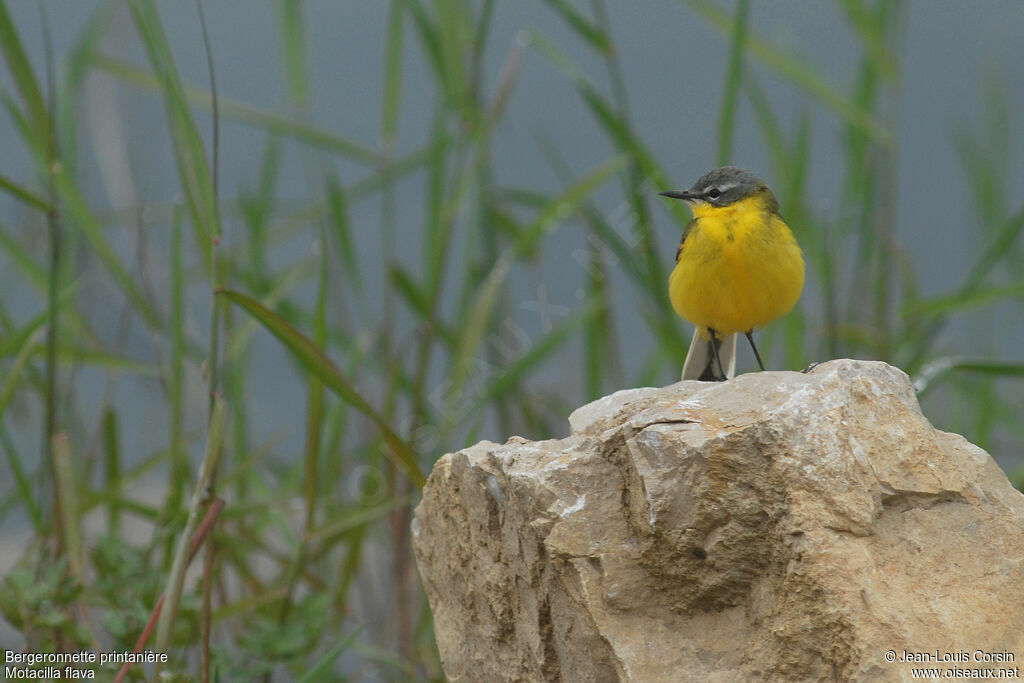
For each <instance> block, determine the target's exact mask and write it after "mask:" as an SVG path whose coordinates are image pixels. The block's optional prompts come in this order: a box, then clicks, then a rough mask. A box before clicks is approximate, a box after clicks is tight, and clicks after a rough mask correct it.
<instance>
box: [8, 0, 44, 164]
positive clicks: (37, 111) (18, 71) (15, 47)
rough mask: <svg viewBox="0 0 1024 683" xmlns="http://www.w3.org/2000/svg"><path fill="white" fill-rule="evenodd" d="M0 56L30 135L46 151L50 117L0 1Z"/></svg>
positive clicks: (16, 30) (34, 77)
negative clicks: (24, 112)
mask: <svg viewBox="0 0 1024 683" xmlns="http://www.w3.org/2000/svg"><path fill="white" fill-rule="evenodd" d="M0 52H2V53H3V56H4V61H5V62H7V69H8V71H10V72H11V77H12V78H13V79H14V84H15V86H16V87H17V89H18V92H19V93H21V97H22V99H23V100H24V101H25V106H26V108H27V110H28V121H30V122H31V125H32V126H33V134H34V136H35V138H36V144H37V145H38V149H39V150H49V149H50V145H49V142H48V141H49V138H50V131H51V130H52V129H51V128H50V115H49V112H48V110H47V108H46V100H45V98H44V97H43V91H42V88H40V87H39V81H38V80H36V76H35V72H33V70H32V64H31V62H29V59H28V54H27V53H26V52H25V47H24V46H23V45H22V43H21V37H20V36H19V35H18V29H17V28H16V27H15V25H14V22H13V20H12V19H11V15H10V14H9V13H8V11H7V3H5V2H3V0H0Z"/></svg>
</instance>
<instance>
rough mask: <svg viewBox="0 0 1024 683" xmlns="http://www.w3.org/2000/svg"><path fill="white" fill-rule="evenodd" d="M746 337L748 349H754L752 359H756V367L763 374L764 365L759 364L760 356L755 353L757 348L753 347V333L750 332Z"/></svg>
mask: <svg viewBox="0 0 1024 683" xmlns="http://www.w3.org/2000/svg"><path fill="white" fill-rule="evenodd" d="M746 335H747V341H748V342H750V348H752V349H754V358H756V359H757V366H758V367H759V368H761V372H764V363H762V362H761V354H759V353H758V352H757V346H756V345H754V331H753V330H750V331H749V332H747V333H746Z"/></svg>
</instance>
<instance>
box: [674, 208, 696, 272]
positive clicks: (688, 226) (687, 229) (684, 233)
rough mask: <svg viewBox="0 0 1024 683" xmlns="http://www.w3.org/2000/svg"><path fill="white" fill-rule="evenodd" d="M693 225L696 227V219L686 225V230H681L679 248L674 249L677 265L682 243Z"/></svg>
mask: <svg viewBox="0 0 1024 683" xmlns="http://www.w3.org/2000/svg"><path fill="white" fill-rule="evenodd" d="M695 225H697V219H696V218H694V219H693V220H691V221H690V222H689V223H687V224H686V229H685V230H683V236H682V237H680V238H679V246H678V247H676V263H679V256H680V255H681V254H682V253H683V243H684V242H685V241H686V237H687V236H688V235H689V234H690V232H691V231H692V230H693V227H694V226H695Z"/></svg>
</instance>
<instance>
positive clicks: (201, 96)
mask: <svg viewBox="0 0 1024 683" xmlns="http://www.w3.org/2000/svg"><path fill="white" fill-rule="evenodd" d="M90 63H91V64H93V65H94V66H95V67H96V68H97V69H99V70H101V71H104V72H105V73H108V74H110V75H112V76H114V77H115V78H118V79H120V80H122V81H124V82H126V83H131V84H133V85H136V86H139V87H143V88H146V89H149V90H160V89H161V85H160V81H159V80H158V79H157V78H156V77H155V76H154V75H153V74H152V73H150V72H148V71H146V70H144V69H139V68H137V67H134V66H132V65H130V64H127V63H125V62H123V61H121V60H117V59H113V58H110V57H106V56H103V55H92V56H91V57H90ZM184 94H185V97H186V98H187V100H188V102H189V104H192V105H195V106H198V107H202V108H203V109H211V108H212V107H213V98H212V97H211V96H210V93H209V92H208V91H207V90H205V89H202V88H196V87H192V86H185V88H184ZM217 102H218V105H219V109H220V115H221V116H222V117H224V118H225V119H231V120H233V121H237V122H238V123H241V124H243V125H246V126H250V127H253V128H259V129H262V130H265V131H267V132H270V133H275V134H277V135H281V136H283V137H287V138H290V139H293V140H297V141H299V142H302V143H303V144H305V145H308V146H309V147H312V148H314V149H316V150H319V151H323V152H328V153H330V154H336V155H338V156H342V157H345V158H348V159H351V160H353V161H358V162H360V163H363V164H366V165H369V166H373V167H375V168H376V167H379V166H382V165H385V164H387V159H386V158H385V157H384V156H382V155H381V154H379V153H378V152H376V151H374V150H373V149H370V148H369V147H366V146H365V145H361V144H359V143H357V142H353V141H352V140H349V139H348V138H345V137H342V136H340V135H337V134H336V133H333V132H332V131H329V130H326V129H324V128H319V127H317V126H313V125H310V124H306V123H302V122H301V121H296V120H294V119H292V118H290V117H288V116H283V115H281V114H276V113H274V112H269V111H266V110H263V109H260V108H259V107H254V106H252V105H251V104H247V103H246V102H243V101H241V100H236V99H232V98H230V97H225V96H224V95H220V94H219V95H218V96H217ZM417 159H418V158H417ZM414 161H415V160H414Z"/></svg>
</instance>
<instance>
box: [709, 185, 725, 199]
mask: <svg viewBox="0 0 1024 683" xmlns="http://www.w3.org/2000/svg"><path fill="white" fill-rule="evenodd" d="M708 196H709V197H711V198H712V199H718V198H719V197H721V196H722V193H721V191H719V189H718V188H717V187H712V188H711V189H710V190H708Z"/></svg>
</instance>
